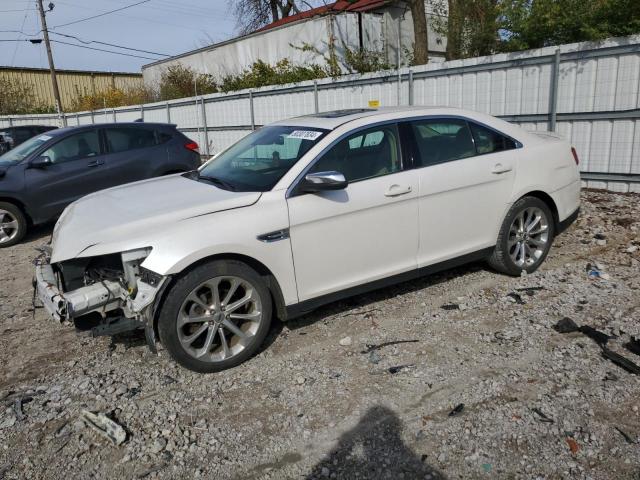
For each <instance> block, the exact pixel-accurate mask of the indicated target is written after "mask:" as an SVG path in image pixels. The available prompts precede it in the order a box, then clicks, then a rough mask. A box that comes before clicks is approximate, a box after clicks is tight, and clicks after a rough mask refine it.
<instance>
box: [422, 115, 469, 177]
mask: <svg viewBox="0 0 640 480" xmlns="http://www.w3.org/2000/svg"><path fill="white" fill-rule="evenodd" d="M411 127H412V130H413V134H414V137H415V139H416V144H417V146H418V154H419V156H420V161H421V163H420V165H421V166H423V167H426V166H429V165H435V164H437V163H443V162H449V161H452V160H460V159H462V158H468V157H472V156H474V155H475V154H476V151H475V147H474V145H473V140H472V138H471V132H470V130H469V127H468V125H467V122H466V121H464V120H457V119H440V120H438V119H434V120H415V121H413V122H411Z"/></svg>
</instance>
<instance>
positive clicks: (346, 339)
mask: <svg viewBox="0 0 640 480" xmlns="http://www.w3.org/2000/svg"><path fill="white" fill-rule="evenodd" d="M339 343H340V345H342V346H343V347H349V346H351V337H344V338H341V339H340V342H339Z"/></svg>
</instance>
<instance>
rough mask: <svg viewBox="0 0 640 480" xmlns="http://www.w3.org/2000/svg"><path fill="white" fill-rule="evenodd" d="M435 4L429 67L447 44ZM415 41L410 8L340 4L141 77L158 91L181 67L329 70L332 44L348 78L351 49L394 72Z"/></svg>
mask: <svg viewBox="0 0 640 480" xmlns="http://www.w3.org/2000/svg"><path fill="white" fill-rule="evenodd" d="M435 1H437V0H425V7H426V8H425V10H426V12H427V28H428V34H429V57H430V61H442V60H443V59H444V52H445V48H446V38H444V37H443V36H441V35H440V34H439V33H437V32H436V30H435V28H434V25H435V23H436V22H438V21H442V18H441V17H439V16H438V15H436V14H435V13H434V11H433V4H434V3H435ZM332 38H333V42H332V41H331V39H332ZM413 41H414V39H413V20H412V17H411V10H410V9H409V6H408V4H407V3H405V2H403V1H401V0H356V1H347V0H339V1H337V2H336V3H333V4H330V5H326V6H322V7H319V8H314V9H312V10H308V11H305V12H302V13H299V14H297V15H293V16H290V17H286V18H283V19H281V20H278V21H277V22H274V23H272V24H270V25H267V26H266V27H264V28H262V29H260V30H258V31H256V32H253V33H251V34H248V35H244V36H241V37H237V38H233V39H231V40H227V41H224V42H220V43H216V44H214V45H210V46H208V47H204V48H199V49H197V50H192V51H190V52H186V53H183V54H181V55H176V56H174V57H170V58H168V59H165V60H160V61H157V62H154V63H150V64H148V65H145V66H143V67H142V73H143V77H144V81H145V84H146V85H150V86H155V85H157V84H158V82H159V80H160V76H161V74H162V72H163V71H164V70H166V69H167V68H168V67H170V66H172V65H176V64H181V65H184V66H186V67H190V68H192V69H193V70H194V71H196V72H200V73H206V74H211V75H213V76H215V77H216V78H220V77H222V76H224V75H230V74H237V73H240V72H242V71H243V70H245V69H246V68H248V67H250V66H251V65H252V64H253V63H254V62H256V61H257V60H262V61H264V62H266V63H268V64H275V63H276V62H278V61H280V60H283V59H285V58H286V59H289V60H290V61H291V62H292V63H294V64H299V65H305V64H309V63H317V64H320V65H325V60H324V58H328V57H329V53H330V49H331V45H332V44H333V49H334V53H335V55H336V58H337V60H338V62H339V63H340V64H341V66H342V68H343V70H344V71H345V73H346V72H347V71H348V69H347V68H346V67H345V63H344V57H345V49H346V48H348V49H350V50H351V51H357V50H358V49H360V48H363V49H365V50H368V51H376V52H380V53H381V54H382V55H383V58H384V59H386V61H387V63H388V64H389V65H393V66H394V67H395V66H397V65H398V63H399V64H400V65H407V64H408V63H409V61H410V56H411V55H412V52H413ZM304 47H306V48H304ZM309 47H311V48H309ZM323 57H324V58H323Z"/></svg>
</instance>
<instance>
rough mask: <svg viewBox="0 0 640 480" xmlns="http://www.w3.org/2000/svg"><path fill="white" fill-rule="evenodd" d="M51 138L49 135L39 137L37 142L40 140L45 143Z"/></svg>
mask: <svg viewBox="0 0 640 480" xmlns="http://www.w3.org/2000/svg"><path fill="white" fill-rule="evenodd" d="M52 138H53V137H50V136H49V135H40V136H39V137H38V140H42V141H43V142H46V141H47V140H51V139H52Z"/></svg>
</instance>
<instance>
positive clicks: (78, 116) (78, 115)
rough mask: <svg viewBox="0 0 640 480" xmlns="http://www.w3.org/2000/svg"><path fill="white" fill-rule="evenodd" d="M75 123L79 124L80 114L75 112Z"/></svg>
mask: <svg viewBox="0 0 640 480" xmlns="http://www.w3.org/2000/svg"><path fill="white" fill-rule="evenodd" d="M76 125H80V114H79V113H77V112H76Z"/></svg>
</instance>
